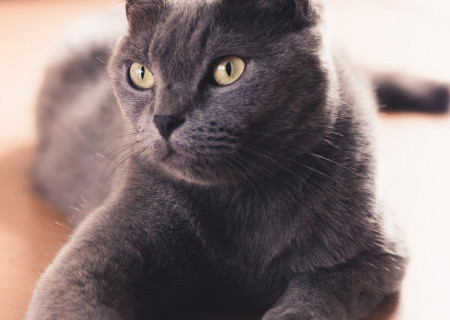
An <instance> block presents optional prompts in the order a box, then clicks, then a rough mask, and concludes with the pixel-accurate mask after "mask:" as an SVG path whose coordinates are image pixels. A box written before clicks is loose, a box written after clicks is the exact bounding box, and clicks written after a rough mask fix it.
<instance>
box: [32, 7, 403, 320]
mask: <svg viewBox="0 0 450 320" xmlns="http://www.w3.org/2000/svg"><path fill="white" fill-rule="evenodd" d="M126 17H127V20H128V29H127V31H126V32H125V35H123V36H122V37H120V39H119V41H118V43H117V46H116V47H115V48H114V49H111V46H112V43H113V42H114V41H109V40H107V39H106V38H108V37H107V35H105V39H104V41H103V42H102V43H91V44H90V45H86V46H84V47H83V46H82V47H81V48H80V49H79V50H75V51H73V52H72V53H69V54H66V55H65V57H64V58H63V59H60V60H58V61H57V62H55V63H54V64H53V65H52V66H50V67H49V69H48V71H47V73H46V77H45V79H46V81H45V83H44V85H43V88H42V91H41V94H40V98H39V106H38V107H39V136H40V142H39V151H38V156H37V159H36V163H35V166H34V174H33V176H34V181H35V185H36V187H37V189H38V190H39V191H40V192H41V193H42V194H43V195H44V196H46V197H47V198H48V199H49V200H50V201H51V202H52V203H54V204H55V205H56V206H57V207H58V208H60V209H61V210H63V211H64V212H67V213H68V215H69V217H70V218H71V219H72V220H73V221H74V223H76V224H79V226H78V227H77V230H76V231H75V233H74V235H73V236H72V237H71V239H70V241H69V242H68V243H67V244H66V245H65V246H64V248H63V249H62V250H61V252H60V253H59V254H58V256H57V257H56V259H55V260H54V262H53V263H52V264H51V265H50V267H49V268H48V269H47V271H46V272H45V273H44V274H43V276H42V278H41V279H40V281H39V282H38V284H37V288H36V289H35V292H34V294H33V298H32V301H31V303H30V306H29V309H28V312H27V315H26V319H27V320H37V319H39V320H49V319H69V320H71V319H105V320H106V319H114V320H119V319H152V320H153V319H177V318H186V317H194V319H195V317H196V315H200V314H220V313H227V314H253V315H258V314H261V315H262V319H263V320H288V319H297V320H306V319H308V320H311V319H315V320H319V319H320V320H331V319H333V320H343V319H349V320H357V319H362V318H363V317H365V316H366V315H367V314H369V313H370V312H371V310H373V309H374V308H375V307H376V306H377V305H378V304H379V303H380V302H381V301H382V300H384V299H385V298H386V297H388V296H390V295H393V294H395V293H397V292H398V291H399V290H400V287H401V282H402V278H403V276H404V273H405V269H406V265H407V260H408V258H407V254H406V250H405V249H404V247H403V245H402V243H401V241H400V240H399V237H398V236H397V234H396V232H395V229H392V228H391V226H390V225H389V224H388V221H390V219H388V218H387V213H386V212H385V210H384V209H383V207H382V206H381V204H380V199H379V198H378V196H377V194H376V192H375V182H376V181H375V180H376V179H375V172H376V163H375V159H374V155H373V141H374V137H373V133H372V127H373V122H374V120H373V118H374V117H375V114H376V110H377V107H376V101H375V98H374V95H373V92H372V90H371V88H370V86H369V85H367V83H366V81H363V80H361V79H360V78H358V77H357V76H356V72H355V71H354V70H353V69H352V68H351V67H350V66H349V65H348V64H347V63H346V62H345V59H344V58H342V56H341V55H340V54H339V53H338V52H337V51H336V49H335V48H334V46H333V45H332V44H331V41H330V37H329V30H328V29H327V19H326V1H322V0H278V1H264V0H250V1H238V0H216V1H201V0H195V1H175V0H172V1H169V0H129V1H127V3H126ZM110 21H111V22H110V23H111V24H116V23H118V22H117V20H115V18H114V19H112V18H111V20H110ZM115 39H116V38H115ZM97 57H101V58H102V59H97ZM106 59H109V66H108V72H109V75H110V79H111V83H112V85H110V82H109V79H108V77H107V75H106V73H107V71H106V69H105V68H104V67H103V63H104V62H103V61H105V60H106ZM99 60H102V61H99ZM111 86H112V89H111Z"/></svg>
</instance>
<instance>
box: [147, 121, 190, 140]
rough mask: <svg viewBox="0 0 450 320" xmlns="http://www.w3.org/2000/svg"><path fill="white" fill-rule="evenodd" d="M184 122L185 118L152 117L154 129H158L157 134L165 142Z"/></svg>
mask: <svg viewBox="0 0 450 320" xmlns="http://www.w3.org/2000/svg"><path fill="white" fill-rule="evenodd" d="M184 121H186V119H185V118H182V117H175V116H160V115H155V116H154V117H153V122H154V123H155V125H156V128H158V131H159V133H160V134H161V136H162V137H163V138H164V139H166V140H169V137H170V135H171V134H172V133H173V132H174V131H175V129H176V128H178V127H179V126H181V125H182V124H183V123H184Z"/></svg>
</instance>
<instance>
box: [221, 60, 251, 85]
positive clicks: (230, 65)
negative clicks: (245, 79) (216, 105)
mask: <svg viewBox="0 0 450 320" xmlns="http://www.w3.org/2000/svg"><path fill="white" fill-rule="evenodd" d="M244 69H245V62H244V60H242V59H241V58H239V57H236V56H228V57H225V58H222V59H220V60H219V61H218V62H217V63H216V64H215V66H214V70H213V72H214V74H213V76H214V80H215V81H216V82H217V84H219V85H221V86H226V85H229V84H232V83H233V82H235V81H236V80H238V79H239V78H240V77H241V75H242V73H243V72H244Z"/></svg>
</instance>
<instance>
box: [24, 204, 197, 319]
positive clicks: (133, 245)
mask: <svg viewBox="0 0 450 320" xmlns="http://www.w3.org/2000/svg"><path fill="white" fill-rule="evenodd" d="M134 200H135V199H133V201H134ZM149 206H150V207H151V206H152V205H151V204H150V205H149ZM143 208H144V207H142V206H141V207H139V206H136V207H135V208H134V210H126V211H124V210H123V209H124V208H123V207H116V206H113V207H110V208H109V209H108V210H106V209H103V210H100V211H96V212H93V213H91V214H90V216H89V217H88V218H87V219H86V220H85V221H84V222H83V223H82V225H81V226H80V228H79V229H78V230H77V232H76V233H75V234H74V236H73V237H72V239H71V241H70V242H69V243H68V244H67V245H66V246H65V247H64V248H63V249H62V251H61V252H60V253H59V255H58V256H57V258H56V259H55V261H54V263H53V264H52V265H51V266H50V267H49V268H48V270H47V271H46V272H45V273H44V275H43V276H42V278H41V280H40V281H39V283H38V286H37V289H36V290H35V292H34V295H33V298H32V302H31V304H30V307H29V310H28V313H27V316H26V320H50V319H52V320H53V319H54V320H56V319H58V320H60V319H64V320H78V319H79V320H86V319H95V320H119V319H127V320H132V319H160V318H161V319H167V318H169V316H168V315H167V314H166V312H169V313H170V312H173V311H174V310H178V311H180V310H181V311H183V310H184V309H183V308H184V307H191V304H192V303H193V302H194V300H195V299H196V296H197V291H198V290H199V289H198V288H199V285H198V282H199V278H200V277H199V276H198V273H197V272H196V270H198V267H196V266H194V264H195V254H196V252H198V250H197V251H195V248H194V247H195V243H194V242H193V241H191V240H192V239H190V238H189V237H188V236H187V235H186V234H187V232H184V231H183V230H184V227H183V222H182V221H177V219H175V221H174V217H173V216H175V217H176V215H173V216H172V218H166V217H167V216H169V217H170V216H171V213H170V212H167V211H165V209H164V206H163V208H160V210H162V213H163V214H155V213H154V211H155V210H154V209H155V208H153V209H152V208H150V210H148V211H147V210H144V209H143ZM152 211H153V212H152ZM185 252H190V253H191V254H192V258H191V257H189V259H185V258H184V257H185Z"/></svg>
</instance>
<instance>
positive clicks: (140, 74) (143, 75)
mask: <svg viewBox="0 0 450 320" xmlns="http://www.w3.org/2000/svg"><path fill="white" fill-rule="evenodd" d="M130 79H131V82H133V84H134V85H135V86H136V87H138V88H140V89H150V88H152V87H153V86H154V85H155V77H154V76H153V74H152V73H151V72H150V71H149V70H148V69H147V68H146V67H144V66H143V65H142V64H140V63H138V62H134V63H133V64H132V65H131V67H130Z"/></svg>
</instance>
